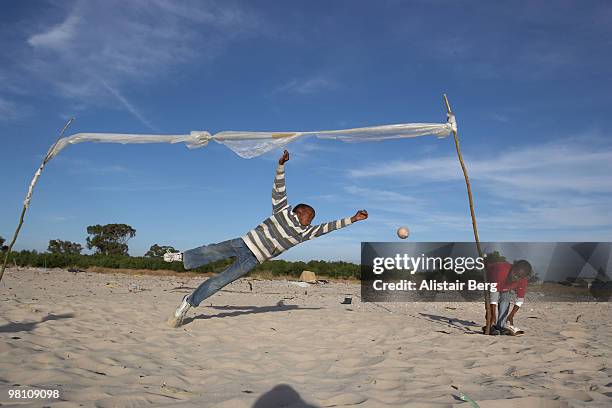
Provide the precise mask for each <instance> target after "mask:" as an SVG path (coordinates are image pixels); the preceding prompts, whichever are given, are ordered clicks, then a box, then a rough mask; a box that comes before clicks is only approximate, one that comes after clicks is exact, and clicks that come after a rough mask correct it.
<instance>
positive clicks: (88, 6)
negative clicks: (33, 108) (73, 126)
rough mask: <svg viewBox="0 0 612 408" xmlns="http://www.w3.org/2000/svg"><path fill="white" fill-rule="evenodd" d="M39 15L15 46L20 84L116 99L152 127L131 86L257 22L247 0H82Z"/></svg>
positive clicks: (95, 99)
mask: <svg viewBox="0 0 612 408" xmlns="http://www.w3.org/2000/svg"><path fill="white" fill-rule="evenodd" d="M58 13H60V14H61V16H59V18H58V15H57V14H58ZM50 17H53V18H54V20H53V21H49V18H50ZM58 20H59V22H58ZM34 22H35V23H36V24H32V22H30V25H32V26H34V27H36V29H35V30H36V31H34V32H32V33H31V34H30V35H29V37H28V38H27V45H26V47H22V48H20V49H19V51H15V57H16V58H15V60H16V61H18V62H17V65H15V66H14V67H13V69H12V74H11V76H12V77H14V79H15V80H16V81H19V82H20V83H21V84H22V85H23V86H21V88H29V89H30V90H31V92H37V93H40V92H41V91H45V90H46V89H47V88H49V87H50V88H51V92H53V94H55V95H59V96H61V97H64V98H66V99H67V100H68V101H69V102H71V103H72V104H75V105H77V106H81V107H83V108H87V107H91V106H107V107H109V106H119V107H120V108H122V109H124V110H125V111H127V112H128V113H130V114H131V115H132V116H134V117H135V118H136V119H138V120H139V121H140V122H142V123H144V124H145V125H146V126H148V127H150V128H154V126H153V125H152V124H151V122H150V120H148V119H147V117H146V114H145V109H142V108H139V107H136V106H135V105H134V103H133V102H130V101H129V99H133V98H128V97H126V94H129V92H128V91H132V92H134V91H135V90H137V89H138V88H139V87H140V86H143V85H145V84H150V83H153V82H154V81H155V80H157V79H158V78H159V77H160V76H163V75H166V74H168V72H170V71H171V70H172V69H173V68H175V67H177V66H180V65H182V64H185V63H193V62H205V63H206V62H210V61H211V60H213V59H214V58H215V57H217V56H218V55H219V54H220V53H221V52H222V51H223V50H224V49H225V47H226V46H227V45H228V44H229V43H230V42H232V41H233V40H235V39H237V38H240V37H241V36H246V35H252V34H253V33H256V32H257V30H258V28H259V27H260V22H259V19H258V17H256V16H255V15H254V13H253V12H249V11H247V9H246V7H242V6H241V7H238V6H234V5H231V4H229V3H227V2H219V3H217V2H200V1H182V2H174V1H169V0H168V1H166V0H154V1H145V0H133V1H129V2H123V1H119V0H108V1H82V0H78V1H77V2H75V3H74V5H73V6H71V7H70V8H69V9H59V10H58V11H56V13H47V14H45V15H44V16H41V17H40V18H36V19H35V20H34ZM45 25H46V28H44V27H45ZM39 27H43V28H42V29H40V28H39ZM3 71H7V68H3ZM16 73H19V74H16ZM15 77H17V78H15ZM12 82H15V81H12ZM41 84H42V85H43V86H42V87H41V86H38V85H41ZM116 101H119V104H117V103H116Z"/></svg>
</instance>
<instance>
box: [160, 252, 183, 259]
mask: <svg viewBox="0 0 612 408" xmlns="http://www.w3.org/2000/svg"><path fill="white" fill-rule="evenodd" d="M164 261H166V262H183V253H182V252H169V251H168V252H166V253H165V254H164Z"/></svg>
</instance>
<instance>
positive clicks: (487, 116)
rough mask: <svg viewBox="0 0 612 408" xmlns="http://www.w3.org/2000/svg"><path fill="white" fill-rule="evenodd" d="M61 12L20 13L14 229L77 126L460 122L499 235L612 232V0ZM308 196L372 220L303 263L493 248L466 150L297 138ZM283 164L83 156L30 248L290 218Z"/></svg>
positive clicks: (2, 163)
mask: <svg viewBox="0 0 612 408" xmlns="http://www.w3.org/2000/svg"><path fill="white" fill-rule="evenodd" d="M492 3H494V2H467V1H443V0H433V1H382V2H375V3H373V2H358V1H335V2H324V1H320V2H319V1H312V2H280V1H262V2H233V1H223V2H221V1H219V2H202V1H182V2H173V1H162V0H153V1H144V0H142V1H141V0H135V1H130V2H120V1H48V2H42V1H41V2H10V3H4V4H3V5H2V6H0V7H1V9H2V12H1V13H0V47H1V50H2V52H1V53H0V137H1V138H2V139H1V142H2V144H1V146H2V149H1V152H2V153H1V156H0V173H1V174H2V180H3V183H2V184H3V188H2V199H1V200H0V235H1V236H3V237H5V238H9V237H10V236H11V234H12V232H13V230H14V228H15V226H16V222H17V218H18V215H19V212H20V210H21V203H22V201H23V198H24V195H25V192H26V189H27V185H28V183H29V181H30V179H31V177H32V175H33V172H34V171H35V169H36V168H37V166H38V165H39V163H40V161H41V159H42V156H43V154H44V153H45V152H46V150H47V148H48V147H49V145H50V144H51V143H52V142H53V141H54V139H55V138H56V137H57V133H58V131H59V129H60V128H61V127H62V126H63V124H64V122H65V121H66V119H67V118H69V117H71V116H75V117H76V122H75V123H74V124H73V125H72V126H71V127H70V129H69V132H68V133H69V134H72V133H77V132H131V133H172V134H174V133H188V132H189V131H191V130H209V131H212V132H217V131H221V130H274V131H277V130H317V129H337V128H346V127H358V126H368V125H377V124H387V123H405V122H443V121H444V120H445V111H444V107H443V104H442V94H443V93H445V92H446V93H448V95H449V97H450V100H451V104H452V106H453V108H454V110H455V112H456V114H457V119H458V122H459V134H460V138H461V146H462V148H463V152H464V156H465V160H466V163H467V165H468V169H469V171H470V175H471V179H472V184H473V190H474V197H475V200H476V211H477V217H478V221H479V227H480V234H481V239H482V240H485V241H502V240H507V241H513V240H515V241H574V240H587V241H610V240H612V179H611V177H610V174H612V141H611V140H612V139H611V136H612V135H611V132H610V130H609V129H610V106H612V97H611V95H612V86H611V84H612V52H611V51H612V5H611V4H610V3H609V2H604V1H602V2H597V1H592V2H580V1H548V2H546V1H544V2H543V1H525V2H512V4H498V5H494V4H492ZM290 151H291V153H292V159H291V161H290V163H289V164H288V166H287V183H288V187H287V190H288V194H289V200H290V202H291V203H294V204H296V203H298V202H307V203H310V204H312V205H313V206H314V207H315V208H316V209H317V218H316V219H315V221H319V222H323V221H328V220H331V219H336V218H340V217H344V216H347V215H352V214H354V212H355V210H357V209H360V208H366V209H368V210H369V213H370V219H369V220H368V221H366V222H362V223H358V224H356V225H353V226H351V227H349V228H347V229H346V230H343V231H340V232H337V233H333V234H330V235H328V236H326V237H324V238H320V239H318V240H314V241H312V242H309V243H306V244H304V245H301V246H299V247H297V248H294V249H292V250H291V251H289V252H288V253H286V254H285V255H284V258H286V259H304V260H309V259H343V260H353V261H355V260H358V259H359V243H360V242H361V241H393V240H397V238H396V237H395V229H396V228H397V227H398V226H400V225H406V226H408V227H410V229H411V231H412V235H411V237H410V239H411V240H413V241H469V240H471V239H472V231H471V224H470V219H469V210H468V207H467V199H466V194H465V185H464V182H463V178H462V174H461V171H460V168H459V164H458V162H457V159H456V157H455V153H454V145H453V142H452V139H451V138H448V139H436V138H417V139H412V140H398V141H389V142H381V143H366V144H344V143H340V142H334V141H324V140H304V141H299V142H297V143H295V144H292V145H290ZM279 153H280V152H272V153H270V154H268V155H266V156H262V157H260V158H256V159H250V160H246V159H241V158H239V157H238V156H236V155H235V154H233V153H232V152H231V151H230V150H229V149H227V148H226V147H224V146H221V145H217V144H212V145H210V146H209V147H206V148H203V149H199V150H193V151H190V150H187V149H186V148H185V147H184V146H182V145H181V146H179V145H176V146H169V145H144V146H134V145H132V146H121V145H96V144H82V145H77V146H71V147H69V148H68V149H66V150H65V151H64V152H62V154H61V155H60V156H58V157H57V158H56V159H55V160H54V161H52V162H51V163H50V164H49V165H48V167H47V169H46V170H45V173H44V174H43V176H42V178H41V181H40V183H39V185H38V188H37V190H36V192H35V195H34V199H33V203H32V206H31V208H30V211H29V213H28V215H27V219H26V224H25V227H24V229H23V231H22V234H21V236H20V239H19V241H18V245H17V249H22V248H36V249H39V250H44V249H46V246H47V242H48V240H49V239H55V238H60V239H67V240H72V241H77V242H81V243H84V241H85V237H86V233H85V228H86V226H87V225H91V224H104V223H111V222H120V223H127V224H130V225H132V226H133V227H134V228H136V230H137V236H136V238H134V239H133V240H131V241H130V252H131V253H132V254H134V255H140V254H142V253H144V252H145V251H146V250H147V249H148V247H149V246H150V245H152V244H153V243H159V244H171V245H174V246H175V247H177V248H181V249H187V248H191V247H194V246H198V245H201V244H204V243H208V242H218V241H221V240H225V239H229V238H233V237H236V236H240V235H242V234H243V233H244V232H246V231H247V230H248V229H250V228H251V227H253V226H255V225H256V224H258V223H259V222H260V221H261V220H262V219H264V218H265V217H267V216H268V215H269V212H270V208H271V204H270V188H271V183H272V177H273V173H274V165H275V160H276V158H277V156H278V155H279Z"/></svg>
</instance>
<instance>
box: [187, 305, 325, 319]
mask: <svg viewBox="0 0 612 408" xmlns="http://www.w3.org/2000/svg"><path fill="white" fill-rule="evenodd" d="M208 308H210V309H215V310H224V311H225V312H222V313H217V314H213V315H205V314H200V315H197V316H194V317H188V318H186V319H185V320H184V323H183V324H188V323H191V322H193V321H194V320H206V319H214V318H223V317H236V316H241V315H248V314H258V313H272V312H287V311H291V310H319V309H321V308H320V307H299V306H297V305H282V306H208Z"/></svg>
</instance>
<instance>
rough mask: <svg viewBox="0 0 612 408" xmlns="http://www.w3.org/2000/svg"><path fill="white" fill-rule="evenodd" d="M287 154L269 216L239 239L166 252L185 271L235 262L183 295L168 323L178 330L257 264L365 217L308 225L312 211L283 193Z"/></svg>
mask: <svg viewBox="0 0 612 408" xmlns="http://www.w3.org/2000/svg"><path fill="white" fill-rule="evenodd" d="M288 160H289V152H288V151H287V150H285V151H284V153H283V156H282V157H281V158H280V159H279V160H278V167H277V168H276V176H275V177H274V187H273V189H272V215H271V216H270V217H268V218H267V219H265V220H264V221H263V222H262V223H261V224H259V225H258V226H257V227H255V228H253V229H252V230H250V231H249V232H247V233H246V234H245V235H243V236H242V237H240V238H235V239H230V240H228V241H224V242H220V243H218V244H210V245H204V246H201V247H198V248H194V249H190V250H188V251H185V252H183V253H180V252H176V253H167V254H165V255H164V260H165V261H166V262H181V261H182V262H183V265H184V267H185V269H193V268H197V267H199V266H202V265H206V264H208V263H210V262H215V261H218V260H221V259H227V258H231V257H234V258H235V261H234V263H232V264H231V265H230V266H229V267H228V268H227V269H225V270H224V271H223V272H221V273H218V274H217V275H215V276H213V277H212V278H209V279H207V280H206V281H204V282H203V283H202V284H201V285H200V286H198V288H197V289H196V290H195V291H193V293H192V294H191V295H186V296H185V297H184V298H183V301H182V302H181V304H180V305H179V307H178V308H177V309H176V311H175V312H174V315H173V316H172V317H171V318H170V320H169V321H168V323H169V324H170V326H172V327H179V326H180V325H181V324H182V323H183V319H184V318H185V315H186V314H187V312H188V311H189V309H190V308H191V307H192V306H193V307H197V306H198V305H199V304H200V303H201V302H202V301H203V300H204V299H206V298H208V297H210V296H212V295H213V294H215V293H216V292H217V291H219V290H220V289H221V288H223V287H224V286H225V285H227V284H229V283H231V282H233V281H235V280H236V279H238V278H240V277H241V276H244V275H246V274H247V273H248V272H249V271H250V270H251V269H253V268H255V267H256V266H257V265H258V264H259V263H262V262H264V261H266V260H268V259H271V258H274V257H276V256H278V255H280V254H281V253H283V252H285V251H286V250H288V249H289V248H291V247H293V246H295V245H298V244H299V243H301V242H304V241H307V240H309V239H313V238H316V237H320V236H321V235H324V234H327V233H329V232H332V231H335V230H337V229H340V228H344V227H346V226H348V225H350V224H352V223H354V222H356V221H361V220H365V219H366V218H368V212H367V211H366V210H359V211H357V213H356V214H355V215H353V216H352V217H346V218H343V219H340V220H337V221H331V222H326V223H324V224H319V225H310V223H311V222H312V220H313V218H314V217H315V210H314V208H312V207H311V206H309V205H307V204H298V205H296V206H295V207H294V208H291V206H290V205H289V204H288V202H287V194H286V191H285V163H286V162H287V161H288Z"/></svg>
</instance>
